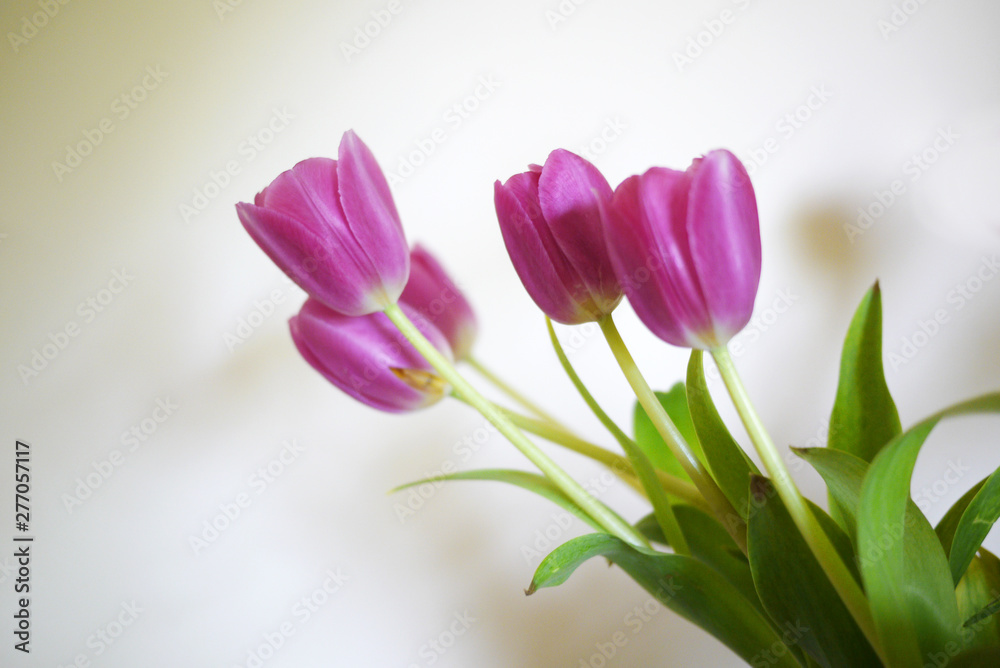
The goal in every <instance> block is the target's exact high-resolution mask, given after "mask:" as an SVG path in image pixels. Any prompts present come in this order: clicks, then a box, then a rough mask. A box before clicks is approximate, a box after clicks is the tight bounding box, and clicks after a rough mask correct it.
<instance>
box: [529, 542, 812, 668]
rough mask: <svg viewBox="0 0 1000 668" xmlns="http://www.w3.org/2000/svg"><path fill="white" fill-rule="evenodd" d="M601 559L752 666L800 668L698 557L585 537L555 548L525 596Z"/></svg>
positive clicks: (748, 606)
mask: <svg viewBox="0 0 1000 668" xmlns="http://www.w3.org/2000/svg"><path fill="white" fill-rule="evenodd" d="M598 556H603V557H606V558H607V559H609V560H610V561H611V562H613V563H615V564H617V565H618V566H620V567H621V568H622V569H623V570H624V571H625V572H626V573H628V575H629V576H630V577H631V578H632V579H633V580H635V581H636V582H637V583H638V584H639V585H640V586H641V587H642V588H643V589H645V590H646V591H648V592H649V593H650V594H652V595H653V596H654V597H656V599H657V600H658V601H659V602H660V603H662V604H663V605H664V606H666V607H668V608H670V609H671V610H673V611H674V612H676V613H677V614H679V615H681V616H682V617H684V618H685V619H687V620H688V621H690V622H692V623H694V624H697V625H698V626H700V627H701V628H703V629H704V630H705V631H707V632H709V633H711V634H712V635H713V636H715V637H716V638H718V639H719V640H720V641H721V642H722V643H723V644H725V645H726V646H727V647H729V649H731V650H732V651H733V652H735V653H736V654H737V655H738V656H740V657H741V658H743V659H744V660H745V661H747V662H748V663H750V664H751V665H760V664H762V663H766V664H767V665H776V666H784V667H786V668H794V667H795V666H797V665H798V663H797V662H796V660H795V659H794V658H793V656H794V655H793V654H792V653H791V652H788V651H781V652H778V651H775V649H776V648H781V646H782V644H783V643H782V640H781V638H779V636H778V634H776V633H775V632H774V630H773V629H772V628H771V625H770V623H769V621H768V620H767V619H766V618H765V617H764V616H763V615H762V614H761V613H760V612H758V611H757V610H756V609H755V608H754V607H753V606H752V605H751V604H750V603H749V602H748V601H747V600H746V599H745V598H744V597H743V596H742V595H741V594H740V593H739V592H738V591H737V590H736V589H735V588H734V587H733V586H732V585H731V584H729V582H728V581H726V580H725V579H724V578H720V577H719V575H718V573H717V572H716V571H714V570H713V569H711V568H710V567H708V566H706V565H705V564H703V563H701V562H700V561H698V560H697V559H695V558H693V557H686V556H682V555H677V554H664V553H660V552H652V551H649V550H639V549H636V548H632V547H630V546H628V545H626V544H625V543H624V542H622V541H621V540H619V539H617V538H615V537H613V536H609V535H607V534H590V535H586V536H580V537H579V538H575V539H573V540H571V541H569V542H568V543H566V544H564V545H562V546H560V547H558V548H556V550H555V551H554V552H552V554H550V555H549V556H547V557H546V558H545V559H544V560H542V563H541V564H540V565H539V566H538V570H537V571H536V572H535V577H534V578H533V579H532V581H531V586H530V587H529V588H528V589H527V590H526V592H525V593H528V594H531V593H533V592H535V591H536V590H538V589H541V588H543V587H553V586H556V585H560V584H562V583H563V582H565V581H566V580H567V579H568V578H569V576H570V575H572V574H573V572H574V571H575V570H576V569H577V567H578V566H580V564H582V563H583V562H585V561H587V560H588V559H591V558H593V557H598ZM779 654H780V656H779ZM755 662H756V663H755Z"/></svg>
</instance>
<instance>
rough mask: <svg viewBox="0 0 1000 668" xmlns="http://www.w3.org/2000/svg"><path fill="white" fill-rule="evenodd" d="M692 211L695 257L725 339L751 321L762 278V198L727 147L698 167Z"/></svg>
mask: <svg viewBox="0 0 1000 668" xmlns="http://www.w3.org/2000/svg"><path fill="white" fill-rule="evenodd" d="M689 172H693V179H692V183H691V190H690V196H689V198H688V203H687V204H688V211H687V216H686V219H687V221H688V229H687V232H686V234H685V236H687V237H688V238H689V239H690V242H689V243H690V249H691V256H692V259H693V261H694V266H695V268H696V270H697V275H698V277H699V279H700V282H701V291H702V293H703V295H704V299H705V303H706V305H707V307H708V312H709V313H711V314H712V316H713V321H714V323H713V324H714V327H713V329H714V330H715V332H716V336H717V338H718V339H719V342H725V341H727V340H729V339H730V338H731V337H732V336H733V335H734V334H736V333H737V332H739V331H740V330H741V329H743V327H745V326H746V324H747V322H749V321H750V316H751V314H752V312H753V302H754V297H755V296H756V294H757V286H758V283H759V282H760V270H761V247H760V224H759V221H758V216H757V201H756V198H755V196H754V191H753V186H752V185H751V184H750V177H749V175H748V174H747V172H746V169H745V168H744V167H743V165H742V164H741V163H740V161H739V160H738V159H737V158H736V156H734V155H733V154H732V153H730V152H729V151H726V150H715V151H711V152H710V153H708V154H707V155H706V156H705V157H704V158H702V159H701V160H700V162H698V163H696V164H695V165H694V166H692V168H691V170H689Z"/></svg>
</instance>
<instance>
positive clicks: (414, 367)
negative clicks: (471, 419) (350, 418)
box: [289, 298, 451, 413]
mask: <svg viewBox="0 0 1000 668" xmlns="http://www.w3.org/2000/svg"><path fill="white" fill-rule="evenodd" d="M402 309H403V311H404V312H406V313H407V315H409V316H411V317H414V316H415V315H416V314H415V313H414V312H413V311H412V310H410V309H409V307H408V306H406V305H405V304H404V305H402ZM416 324H417V328H418V329H420V331H421V332H423V334H424V336H426V337H427V338H428V339H429V340H430V341H431V343H432V344H434V347H435V348H437V349H438V350H440V351H441V352H442V353H443V354H444V355H445V357H447V358H448V359H451V348H450V347H449V346H448V342H447V340H446V339H445V338H444V335H443V334H441V332H439V331H438V330H437V329H436V328H434V327H433V326H432V325H430V324H429V323H428V322H427V321H425V320H423V319H420V318H418V319H417V323H416ZM289 327H290V328H291V331H292V340H293V341H294V342H295V346H296V347H297V348H298V349H299V353H301V354H302V357H304V358H305V360H306V361H307V362H309V364H310V365H311V366H312V367H313V368H314V369H316V370H317V371H319V372H320V373H321V374H322V375H323V376H324V377H325V378H326V379H327V380H328V381H330V382H331V383H333V384H334V385H336V386H337V387H339V388H340V389H341V390H343V391H344V392H346V393H347V394H349V395H351V396H352V397H354V398H355V399H357V400H358V401H360V402H362V403H364V404H367V405H369V406H371V407H373V408H377V409H379V410H382V411H387V412H390V413H400V412H405V411H412V410H416V409H418V408H423V407H424V406H429V405H431V404H433V403H435V402H437V401H438V400H439V399H441V397H443V396H445V394H447V392H448V386H447V384H446V383H445V382H444V381H443V380H442V379H441V378H440V377H439V376H438V375H437V374H436V373H435V372H434V369H433V368H432V367H431V366H430V364H429V363H428V362H427V360H425V359H424V358H423V356H422V355H421V354H420V353H418V352H417V351H416V349H414V348H413V346H412V345H411V344H410V342H409V341H407V340H406V338H405V337H404V336H403V335H402V334H400V332H399V330H398V329H396V326H395V325H393V324H392V322H391V321H390V320H389V318H388V317H387V316H386V315H385V314H384V313H371V314H368V315H365V316H355V317H351V316H345V315H342V314H340V313H337V312H336V311H333V310H331V309H329V308H327V307H326V306H325V305H324V304H322V303H320V302H319V301H318V300H316V299H312V298H310V299H308V300H307V301H306V303H305V304H304V305H303V306H302V310H301V311H299V313H298V315H296V316H295V317H293V318H292V319H291V321H290V322H289Z"/></svg>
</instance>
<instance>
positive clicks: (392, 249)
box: [337, 130, 410, 302]
mask: <svg viewBox="0 0 1000 668" xmlns="http://www.w3.org/2000/svg"><path fill="white" fill-rule="evenodd" d="M337 175H338V177H339V189H340V203H341V205H342V206H343V207H344V213H345V214H346V216H347V220H348V222H349V223H350V229H351V232H352V233H353V234H354V238H355V239H356V240H357V243H358V245H359V246H360V247H361V248H362V249H363V250H364V252H365V253H367V255H368V257H369V260H370V261H371V263H372V265H373V266H374V267H375V268H376V270H377V271H378V273H379V276H380V277H381V279H382V285H383V287H384V288H385V289H386V292H387V295H386V296H387V298H388V299H389V300H390V302H394V301H396V300H397V299H398V298H399V295H400V294H401V293H402V292H403V288H404V287H405V286H406V279H407V277H408V275H409V271H410V254H409V247H408V246H407V244H406V236H405V235H404V233H403V225H402V223H401V222H400V219H399V213H398V212H397V211H396V204H395V203H394V202H393V199H392V193H391V192H390V191H389V183H388V182H387V181H386V179H385V175H383V174H382V170H381V168H380V167H379V166H378V162H376V160H375V156H374V155H372V152H371V151H370V150H369V149H368V147H367V146H365V144H364V142H362V141H361V139H359V138H358V136H357V135H356V134H355V133H354V131H353V130H348V131H347V132H345V133H344V136H343V138H342V139H341V141H340V151H339V154H338V162H337Z"/></svg>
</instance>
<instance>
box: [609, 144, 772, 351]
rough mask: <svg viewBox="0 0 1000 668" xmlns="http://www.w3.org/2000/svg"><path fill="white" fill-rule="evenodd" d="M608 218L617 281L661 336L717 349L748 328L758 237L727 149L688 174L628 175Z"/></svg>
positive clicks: (744, 181) (749, 189)
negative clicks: (744, 328)
mask: <svg viewBox="0 0 1000 668" xmlns="http://www.w3.org/2000/svg"><path fill="white" fill-rule="evenodd" d="M602 211H603V213H604V222H605V229H604V232H605V239H606V240H607V243H608V248H609V251H610V253H611V259H612V261H613V262H614V267H615V271H616V273H617V275H618V280H619V281H620V282H621V285H622V287H623V288H624V290H625V294H626V295H628V299H629V303H631V304H632V308H633V309H635V312H636V314H638V316H639V318H640V319H641V320H642V321H643V323H645V325H646V327H648V328H649V329H650V330H651V331H652V332H653V333H654V334H656V335H657V336H658V337H660V338H661V339H663V340H664V341H666V342H667V343H671V344H673V345H676V346H684V347H688V348H701V349H704V350H711V349H714V348H717V347H718V346H721V345H724V344H725V343H726V342H727V341H729V339H731V338H732V337H733V336H734V335H735V334H736V333H737V332H739V331H740V330H741V329H743V327H745V326H746V324H747V322H749V320H750V316H751V314H752V313H753V302H754V298H755V297H756V295H757V284H758V283H759V281H760V263H761V258H760V228H759V223H758V219H757V201H756V198H755V196H754V191H753V186H752V185H751V184H750V177H749V176H748V175H747V172H746V169H744V167H743V165H742V164H740V161H739V160H738V159H737V158H736V156H734V155H733V154H732V153H730V152H729V151H726V150H722V149H720V150H715V151H711V152H710V153H708V155H706V156H704V157H703V158H699V159H697V160H695V161H694V163H693V164H692V165H691V166H690V167H689V168H688V169H687V171H684V172H679V171H675V170H672V169H665V168H662V167H653V168H652V169H650V170H648V171H647V172H646V173H644V174H642V175H640V176H631V177H629V178H627V179H626V180H625V181H623V182H622V184H621V185H619V186H618V188H616V189H615V194H614V198H613V199H612V202H611V205H610V206H605V207H604V208H603V209H602Z"/></svg>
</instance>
